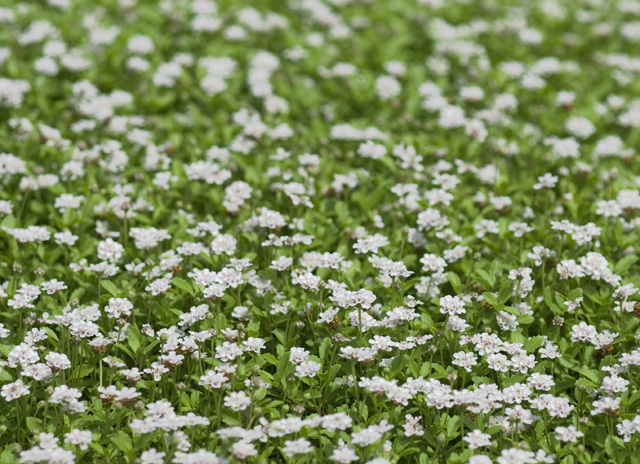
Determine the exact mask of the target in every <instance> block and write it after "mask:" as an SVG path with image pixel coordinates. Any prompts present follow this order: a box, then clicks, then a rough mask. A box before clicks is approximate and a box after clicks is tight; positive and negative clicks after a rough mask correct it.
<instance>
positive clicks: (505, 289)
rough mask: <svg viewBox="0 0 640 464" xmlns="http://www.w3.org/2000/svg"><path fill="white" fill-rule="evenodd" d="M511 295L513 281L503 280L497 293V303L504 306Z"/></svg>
mask: <svg viewBox="0 0 640 464" xmlns="http://www.w3.org/2000/svg"><path fill="white" fill-rule="evenodd" d="M512 294H513V280H505V281H504V282H502V285H500V291H499V292H498V302H499V303H500V304H505V303H506V302H507V301H509V298H511V295H512Z"/></svg>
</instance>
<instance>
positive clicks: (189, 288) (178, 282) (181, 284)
mask: <svg viewBox="0 0 640 464" xmlns="http://www.w3.org/2000/svg"><path fill="white" fill-rule="evenodd" d="M171 283H173V284H174V285H175V286H176V287H178V288H179V289H181V290H184V291H185V292H187V293H188V294H189V295H191V296H195V295H196V293H195V291H194V290H193V285H191V284H190V283H189V282H187V281H186V280H184V279H182V278H181V277H174V278H173V279H172V280H171Z"/></svg>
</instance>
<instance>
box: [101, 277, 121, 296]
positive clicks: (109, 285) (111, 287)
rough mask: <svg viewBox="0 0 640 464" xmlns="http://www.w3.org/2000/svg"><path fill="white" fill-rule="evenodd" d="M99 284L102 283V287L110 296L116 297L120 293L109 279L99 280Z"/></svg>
mask: <svg viewBox="0 0 640 464" xmlns="http://www.w3.org/2000/svg"><path fill="white" fill-rule="evenodd" d="M100 285H102V288H104V289H105V290H106V291H107V292H109V294H111V296H113V297H116V298H117V297H118V296H119V295H120V291H119V290H118V287H116V285H115V284H114V283H113V282H111V281H110V280H101V281H100Z"/></svg>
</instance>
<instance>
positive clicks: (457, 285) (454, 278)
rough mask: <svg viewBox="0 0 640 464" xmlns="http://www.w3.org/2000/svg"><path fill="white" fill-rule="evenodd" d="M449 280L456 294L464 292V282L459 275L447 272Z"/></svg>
mask: <svg viewBox="0 0 640 464" xmlns="http://www.w3.org/2000/svg"><path fill="white" fill-rule="evenodd" d="M447 280H448V281H449V283H450V284H451V286H452V287H453V290H454V291H455V292H456V293H460V292H462V282H461V281H460V277H458V274H456V273H454V272H447Z"/></svg>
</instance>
